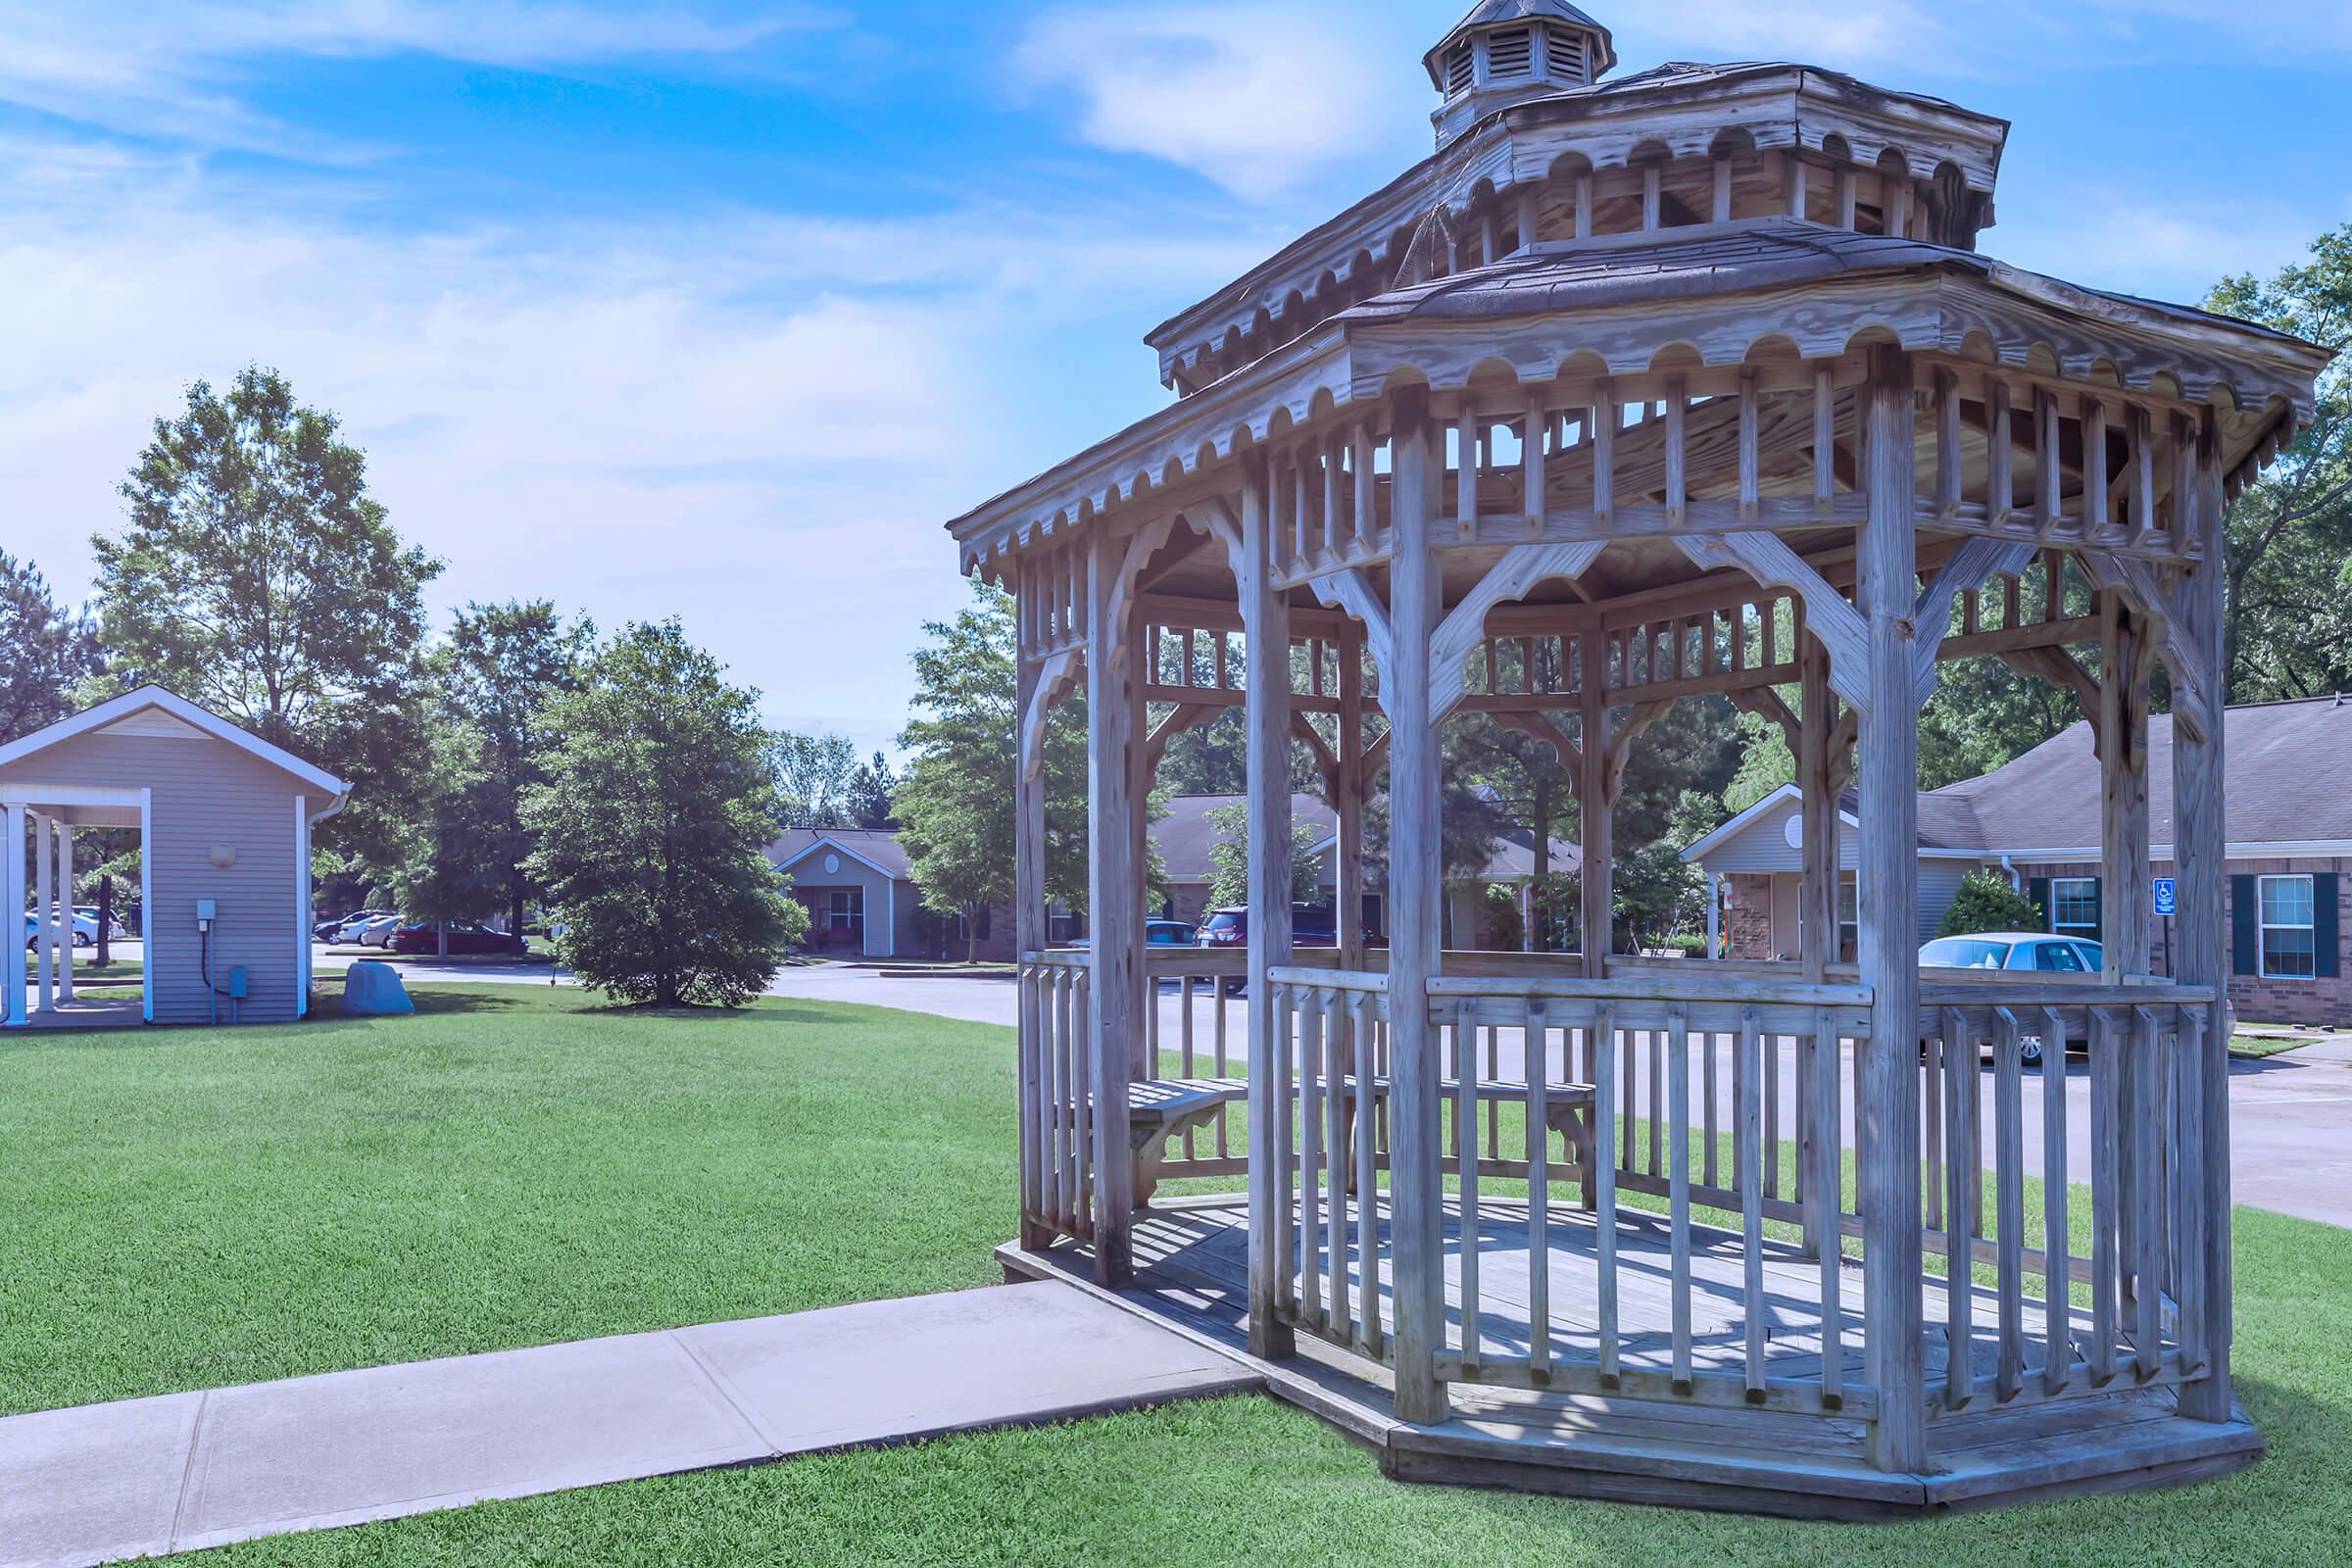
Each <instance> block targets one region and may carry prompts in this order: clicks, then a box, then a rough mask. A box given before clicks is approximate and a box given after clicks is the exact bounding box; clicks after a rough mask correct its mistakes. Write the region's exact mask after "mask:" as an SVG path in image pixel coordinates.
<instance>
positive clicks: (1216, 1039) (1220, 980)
mask: <svg viewBox="0 0 2352 1568" xmlns="http://www.w3.org/2000/svg"><path fill="white" fill-rule="evenodd" d="M1220 667H1222V663H1221V662H1220ZM1208 998H1209V1001H1208V1007H1209V1017H1210V1019H1211V1020H1213V1021H1212V1023H1211V1025H1210V1034H1209V1060H1210V1062H1211V1063H1212V1064H1214V1066H1215V1067H1216V1071H1217V1076H1218V1077H1219V1078H1220V1079H1223V1078H1230V1077H1232V1076H1233V1066H1232V1062H1231V1060H1230V1059H1229V1058H1228V1057H1227V1055H1226V1054H1225V1011H1226V1009H1227V1008H1228V1007H1231V1006H1232V1005H1233V999H1232V998H1231V997H1229V996H1227V995H1226V994H1225V976H1223V975H1221V974H1220V975H1210V976H1209V978H1208ZM1232 1111H1233V1107H1232V1106H1231V1105H1219V1106H1218V1107H1217V1120H1216V1128H1217V1157H1218V1158H1219V1159H1230V1158H1232V1157H1233V1156H1232V1154H1231V1153H1230V1152H1228V1150H1227V1147H1226V1146H1227V1139H1228V1138H1229V1137H1230V1136H1231V1133H1230V1131H1229V1129H1230V1124H1231V1117H1232Z"/></svg>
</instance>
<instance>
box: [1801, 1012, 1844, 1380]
mask: <svg viewBox="0 0 2352 1568" xmlns="http://www.w3.org/2000/svg"><path fill="white" fill-rule="evenodd" d="M1838 1054H1839V1052H1838V1025H1837V1022H1836V1020H1835V1019H1834V1018H1833V1017H1832V1016H1831V1014H1830V1009H1829V1008H1827V1007H1822V1008H1818V1009H1816V1010H1815V1012H1814V1014H1813V1086H1812V1087H1813V1158H1814V1160H1815V1162H1816V1163H1815V1169H1814V1172H1813V1183H1812V1187H1811V1190H1810V1194H1809V1197H1810V1199H1811V1202H1812V1213H1813V1215H1814V1219H1813V1235H1814V1237H1815V1239H1816V1243H1815V1245H1816V1246H1817V1247H1818V1248H1819V1250H1820V1253H1821V1402H1822V1403H1823V1404H1825V1405H1828V1406H1830V1407H1831V1408H1833V1409H1835V1408H1838V1407H1839V1406H1842V1405H1843V1404H1844V1403H1845V1347H1844V1312H1845V1281H1844V1269H1843V1266H1842V1259H1843V1255H1844V1254H1843V1250H1842V1233H1841V1229H1840V1226H1839V1223H1838V1222H1839V1220H1840V1219H1841V1218H1842V1217H1843V1213H1844V1208H1845V1196H1844V1194H1845V1180H1844V1171H1843V1168H1842V1161H1841V1159H1840V1156H1839V1150H1840V1149H1841V1148H1842V1146H1843V1143H1844V1140H1843V1139H1842V1138H1840V1137H1839V1136H1838Z"/></svg>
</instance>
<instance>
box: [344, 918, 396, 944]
mask: <svg viewBox="0 0 2352 1568" xmlns="http://www.w3.org/2000/svg"><path fill="white" fill-rule="evenodd" d="M405 924H407V922H406V921H404V920H403V919H401V917H400V916H399V915H397V914H385V915H378V916H377V917H376V918H374V919H372V920H369V921H368V923H367V924H365V925H363V926H361V927H360V934H359V935H358V936H356V937H354V938H353V939H352V940H353V941H355V942H357V943H359V945H360V946H361V947H363V948H383V947H389V946H390V945H391V942H392V933H393V932H395V931H397V930H399V929H400V928H401V927H402V926H403V925H405Z"/></svg>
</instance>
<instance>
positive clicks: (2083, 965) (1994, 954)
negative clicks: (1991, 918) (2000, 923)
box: [1919, 931, 2107, 1067]
mask: <svg viewBox="0 0 2352 1568" xmlns="http://www.w3.org/2000/svg"><path fill="white" fill-rule="evenodd" d="M2106 964H2107V951H2106V949H2104V948H2102V947H2100V946H2099V944H2097V943H2096V942H2092V941H2090V940H2088V939H2087V938H2084V937H2061V936H2052V935H2051V934H2050V933H2049V932H2047V931H1981V932H1978V933H1976V934H1975V935H1973V936H1965V937H1937V938H1936V940H1935V941H1933V942H1931V943H1929V944H1928V945H1927V946H1925V947H1923V948H1921V949H1920V950H1919V966H1920V967H1921V968H1923V969H2009V970H2017V969H2030V970H2033V971H2034V972H2036V973H2039V974H2097V973H2098V972H2099V971H2100V970H2101V969H2103V968H2105V967H2106ZM2067 1044H2068V1045H2072V1044H2074V1042H2073V1041H2068V1042H2067ZM2082 1045H2083V1046H2084V1047H2085V1048H2086V1049H2087V1048H2088V1046H2089V1042H2088V1041H2083V1042H2082ZM2017 1054H2018V1059H2019V1060H2021V1061H2023V1062H2024V1063H2025V1064H2026V1065H2027V1066H2029V1067H2038V1066H2040V1065H2041V1057H2042V1043H2041V1036H2039V1035H2019V1036H2018V1037H2017Z"/></svg>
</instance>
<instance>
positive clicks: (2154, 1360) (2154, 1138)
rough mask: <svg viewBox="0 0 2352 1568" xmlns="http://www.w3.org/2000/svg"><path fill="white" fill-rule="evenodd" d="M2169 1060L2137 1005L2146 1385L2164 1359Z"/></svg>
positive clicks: (2141, 1367)
mask: <svg viewBox="0 0 2352 1568" xmlns="http://www.w3.org/2000/svg"><path fill="white" fill-rule="evenodd" d="M2163 1076H2164V1073H2163V1063H2162V1060H2161V1058H2159V1057H2158V1055H2157V1054H2156V1011H2155V1009H2154V1008H2152V1007H2134V1008H2133V1009H2131V1074H2130V1082H2131V1122H2130V1125H2129V1129H2128V1131H2129V1136H2130V1139H2131V1144H2130V1148H2131V1167H2132V1173H2131V1202H2132V1240H2133V1242H2134V1243H2135V1246H2134V1248H2133V1257H2132V1267H2131V1304H2132V1306H2133V1308H2134V1309H2135V1310H2134V1317H2135V1319H2136V1322H2135V1332H2134V1333H2133V1335H2132V1344H2133V1348H2134V1350H2135V1352H2136V1353H2135V1356H2134V1360H2133V1372H2134V1374H2135V1375H2136V1376H2137V1377H2138V1379H2139V1381H2141V1382H2142V1383H2145V1382H2147V1381H2148V1380H2149V1379H2150V1378H2153V1377H2154V1376H2156V1374H2157V1371H2158V1370H2159V1368H2160V1367H2161V1365H2162V1363H2163V1359H2164V1335H2163V1318H2162V1315H2161V1309H2162V1306H2163V1294H2164V1284H2163V1281H2164V1232H2163V1214H2162V1212H2161V1205H2162V1203H2163V1201H2164V1153H2163V1137H2162V1132H2163V1130H2162V1129H2161V1128H2160V1127H2159V1126H2158V1125H2157V1103H2158V1097H2159V1094H2160V1081H2161V1080H2162V1078H2163Z"/></svg>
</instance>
